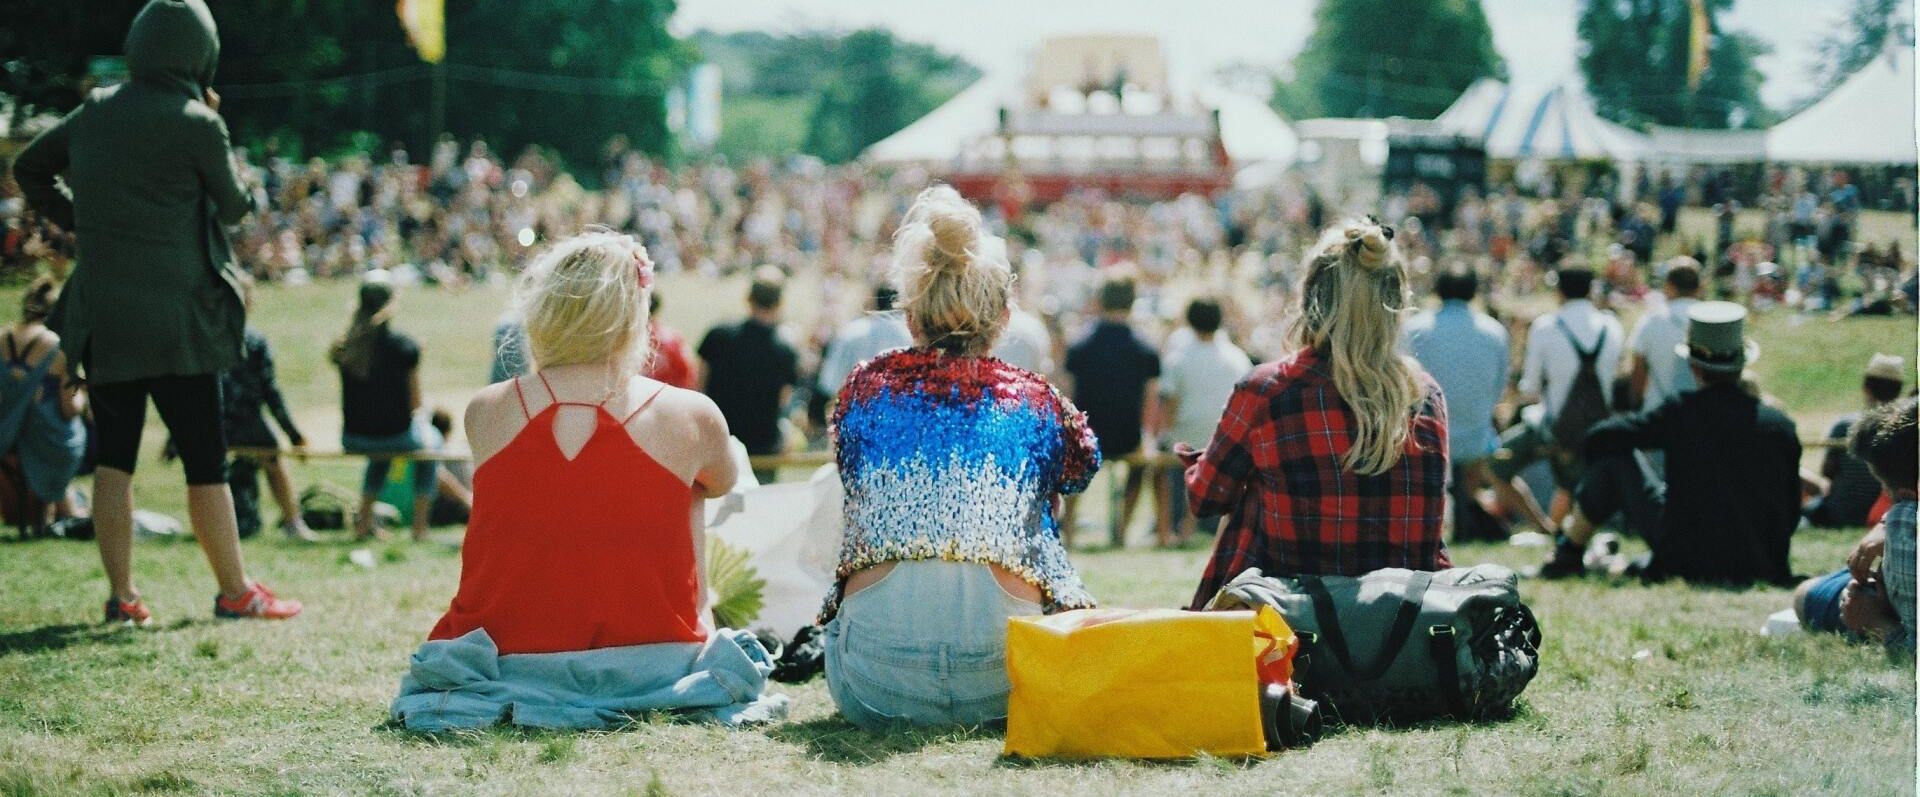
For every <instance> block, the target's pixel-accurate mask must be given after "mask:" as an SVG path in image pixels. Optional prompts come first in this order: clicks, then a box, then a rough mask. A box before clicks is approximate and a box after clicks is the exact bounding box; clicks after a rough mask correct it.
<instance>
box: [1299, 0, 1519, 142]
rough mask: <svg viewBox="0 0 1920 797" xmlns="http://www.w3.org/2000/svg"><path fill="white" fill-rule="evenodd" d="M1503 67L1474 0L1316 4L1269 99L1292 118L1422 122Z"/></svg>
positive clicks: (1349, 0)
mask: <svg viewBox="0 0 1920 797" xmlns="http://www.w3.org/2000/svg"><path fill="white" fill-rule="evenodd" d="M1505 69H1506V67H1505V64H1504V62H1502V61H1501V59H1500V54H1499V52H1498V51H1496V50H1494V48H1493V31H1492V29H1491V28H1489V27H1488V26H1487V17H1486V14H1485V13H1484V12H1483V11H1482V10H1481V8H1480V3H1479V2H1478V0H1321V1H1320V5H1319V7H1318V8H1317V9H1315V11H1314V27H1313V34H1312V35H1311V36H1309V37H1308V39H1307V46H1306V48H1305V49H1304V50H1302V51H1301V52H1300V55H1299V56H1298V57H1296V58H1295V59H1294V62H1293V73H1294V76H1293V80H1292V81H1290V82H1283V83H1276V84H1275V87H1274V98H1273V100H1274V104H1275V105H1276V106H1278V107H1279V108H1280V110H1281V111H1283V112H1285V113H1287V114H1288V115H1291V116H1292V117H1294V118H1296V119H1302V118H1308V117H1316V116H1408V117H1414V118H1419V119H1428V118H1432V117H1434V116H1438V115H1439V114H1440V112H1441V111H1444V110H1446V108H1447V106H1448V105H1450V104H1452V103H1453V101H1454V100H1455V99H1457V98H1458V97H1459V96H1460V92H1462V91H1465V90H1466V88H1467V86H1469V85H1471V84H1472V83H1473V81H1474V80H1476V79H1479V78H1482V77H1488V76H1496V77H1497V76H1502V75H1504V74H1505Z"/></svg>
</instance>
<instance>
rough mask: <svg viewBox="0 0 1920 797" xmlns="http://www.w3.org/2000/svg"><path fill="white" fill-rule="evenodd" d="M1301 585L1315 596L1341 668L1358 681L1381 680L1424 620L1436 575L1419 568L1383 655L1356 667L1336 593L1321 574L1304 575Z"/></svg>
mask: <svg viewBox="0 0 1920 797" xmlns="http://www.w3.org/2000/svg"><path fill="white" fill-rule="evenodd" d="M1299 579H1300V586H1301V587H1303V588H1304V589H1306V591H1307V595H1308V596H1309V597H1311V598H1313V614H1314V619H1315V620H1317V621H1318V622H1319V624H1320V633H1321V634H1322V635H1324V636H1325V637H1326V638H1327V646H1328V647H1330V648H1332V649H1333V655H1334V658H1337V659H1339V660H1340V667H1341V669H1344V670H1346V671H1347V674H1348V675H1349V676H1352V677H1353V678H1354V679H1356V680H1361V681H1372V680H1377V679H1378V678H1379V677H1380V676H1381V675H1383V674H1385V673H1386V671H1387V668H1388V667H1391V666H1393V660H1394V659H1396V658H1398V657H1399V656H1400V650H1401V648H1404V647H1406V645H1407V637H1408V636H1410V635H1412V633H1413V623H1414V621H1415V620H1418V619H1420V605H1421V603H1422V602H1424V601H1425V600H1426V597H1427V587H1429V586H1432V585H1433V574H1432V573H1429V572H1426V571H1423V570H1416V571H1414V572H1413V576H1412V577H1410V578H1408V579H1407V589H1406V592H1404V593H1403V594H1401V596H1400V610H1399V611H1398V612H1397V613H1396V614H1395V615H1394V617H1393V628H1392V630H1390V631H1388V632H1387V636H1386V644H1384V645H1382V646H1381V648H1380V655H1379V656H1378V657H1376V658H1375V659H1374V661H1373V663H1371V664H1369V665H1367V667H1366V668H1365V669H1362V668H1359V667H1355V666H1353V652H1352V651H1351V650H1348V649H1347V635H1346V633H1345V632H1344V631H1342V630H1341V629H1340V613H1339V612H1338V611H1337V610H1336V609H1334V606H1333V595H1332V594H1331V593H1328V592H1327V585H1326V583H1325V582H1323V581H1322V580H1321V579H1320V577H1319V576H1311V575H1308V576H1300V577H1299Z"/></svg>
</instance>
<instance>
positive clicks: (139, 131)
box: [13, 0, 253, 384]
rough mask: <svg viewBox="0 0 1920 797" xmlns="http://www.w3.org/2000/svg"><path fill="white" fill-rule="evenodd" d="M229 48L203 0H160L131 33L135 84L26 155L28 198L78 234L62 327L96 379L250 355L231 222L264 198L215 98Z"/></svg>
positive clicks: (81, 111)
mask: <svg viewBox="0 0 1920 797" xmlns="http://www.w3.org/2000/svg"><path fill="white" fill-rule="evenodd" d="M219 57H220V39H219V37H218V35H217V33H216V31H215V29H214V24H213V15H212V14H211V13H210V12H209V11H208V10H207V7H206V5H205V4H204V3H203V2H202V0H153V2H150V3H148V4H147V6H146V7H145V8H144V9H141V11H140V14H139V16H137V17H135V18H134V20H133V28H132V29H131V30H130V31H128V33H127V67H128V71H129V72H131V74H132V80H131V81H130V82H128V83H126V84H123V85H119V86H114V87H111V88H106V89H100V90H96V91H94V92H93V93H92V94H91V95H89V96H88V97H87V99H86V101H85V102H83V103H81V105H80V107H79V108H76V109H74V111H73V112H72V113H69V114H67V116H66V118H64V119H62V120H60V122H59V123H58V124H56V125H54V126H53V127H52V128H50V129H48V130H47V131H46V132H45V133H42V134H40V136H39V137H37V138H35V139H34V140H33V141H32V142H31V143H29V144H28V145H27V147H26V149H23V150H21V151H20V155H19V157H17V158H15V159H14V163H13V174H14V179H15V180H16V181H17V182H18V183H19V184H20V189H21V192H22V193H23V194H25V196H26V200H27V203H28V204H29V205H31V206H32V207H33V208H34V209H35V210H37V211H39V212H40V213H41V214H42V215H43V216H45V217H46V218H47V219H48V220H49V221H52V222H53V223H54V224H57V225H59V226H60V227H62V228H65V229H67V230H71V231H73V233H74V234H75V237H76V239H77V240H76V243H77V245H78V250H79V251H78V259H77V264H76V266H75V269H74V271H73V275H72V278H71V279H69V280H68V282H67V285H66V287H65V288H64V290H63V291H62V294H61V297H60V304H59V305H58V306H57V307H56V308H55V309H54V314H53V317H52V318H51V319H49V322H48V323H49V326H51V327H52V328H53V329H54V331H56V332H58V333H60V336H61V344H62V347H63V348H64V349H65V350H66V353H67V357H68V360H69V361H70V362H75V363H79V364H80V365H81V370H82V372H83V373H84V375H85V376H86V378H87V380H88V381H90V382H92V383H95V384H112V383H115V382H128V381H133V380H137V379H145V378H149V377H157V376H186V375H194V374H208V373H214V372H217V371H222V370H225V369H227V368H229V367H231V366H233V365H234V364H235V363H238V362H239V361H240V355H241V348H242V345H243V341H244V340H245V329H246V311H245V309H244V308H243V306H242V305H241V301H240V289H239V283H238V281H237V278H236V276H235V273H234V271H233V268H234V265H233V250H232V247H231V245H230V244H229V243H228V241H227V235H226V230H225V227H224V225H227V224H233V223H236V222H238V221H240V220H241V219H242V218H245V217H246V215H247V213H248V212H250V211H252V210H253V200H252V199H251V195H250V194H249V193H248V191H247V188H246V186H245V185H243V184H242V183H241V181H240V177H239V173H238V170H237V168H236V166H235V164H234V160H233V153H232V151H231V149H230V146H229V144H228V143H227V126H226V123H224V122H222V121H221V120H220V116H219V115H218V114H216V113H215V112H214V111H213V109H212V108H209V107H207V105H206V104H205V103H204V102H202V101H201V98H202V96H203V95H204V87H205V86H207V84H208V83H209V81H211V80H212V79H213V70H214V65H215V64H216V63H217V62H218V60H219ZM55 178H60V179H61V180H63V181H64V183H65V185H64V186H62V185H61V183H60V182H57V181H56V179H55Z"/></svg>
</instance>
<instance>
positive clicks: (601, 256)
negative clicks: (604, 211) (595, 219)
mask: <svg viewBox="0 0 1920 797" xmlns="http://www.w3.org/2000/svg"><path fill="white" fill-rule="evenodd" d="M651 283H652V264H651V263H649V262H647V261H646V249H645V248H643V247H642V246H640V244H639V242H637V241H635V240H634V239H633V238H632V237H630V236H626V235H620V234H617V233H614V232H612V231H610V230H606V229H604V228H601V229H595V228H588V230H587V231H586V232H583V233H581V234H579V235H575V236H573V237H571V238H567V239H565V240H562V241H560V242H559V243H556V244H554V245H553V248H551V249H548V250H547V251H545V252H543V253H541V254H540V256H539V257H536V258H534V260H533V262H532V263H531V264H530V265H528V266H527V270H526V271H525V272H524V273H522V274H521V275H520V281H519V284H518V285H517V287H516V288H515V290H514V299H513V301H514V309H515V311H516V312H517V314H518V315H519V317H520V319H521V320H522V322H523V323H524V324H525V325H526V329H527V353H528V354H529V355H531V356H532V358H533V361H534V363H536V364H537V365H538V366H539V367H541V368H552V367H554V366H559V365H578V364H583V363H611V364H613V365H614V366H616V367H617V368H621V369H623V370H624V371H626V372H628V373H631V372H633V371H638V370H639V369H640V368H641V367H642V366H643V365H644V364H645V360H646V355H647V352H648V349H647V345H646V343H647V314H648V309H647V297H648V293H649V292H650V290H651V288H650V286H651Z"/></svg>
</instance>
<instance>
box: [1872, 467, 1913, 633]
mask: <svg viewBox="0 0 1920 797" xmlns="http://www.w3.org/2000/svg"><path fill="white" fill-rule="evenodd" d="M1917 513H1920V505H1917V504H1915V503H1914V498H1913V495H1912V494H1911V493H1908V494H1904V495H1902V496H1901V498H1900V502H1899V503H1896V504H1894V505H1893V508H1892V509H1889V510H1887V514H1886V516H1885V517H1883V518H1881V520H1880V522H1881V523H1882V524H1885V525H1886V527H1887V550H1886V553H1885V554H1884V555H1883V556H1884V557H1885V558H1884V559H1882V563H1881V565H1880V578H1881V581H1882V587H1883V588H1884V589H1885V591H1886V596H1887V601H1888V602H1890V603H1892V604H1893V610H1894V612H1895V613H1897V614H1899V616H1900V631H1899V632H1898V633H1896V634H1894V635H1893V636H1892V637H1890V638H1889V639H1888V640H1887V642H1888V644H1890V645H1892V646H1894V647H1903V648H1911V647H1913V638H1914V633H1913V628H1914V619H1913V613H1914V570H1915V559H1916V556H1917V554H1916V552H1915V551H1916V545H1915V540H1914V523H1915V516H1916V514H1917Z"/></svg>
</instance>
